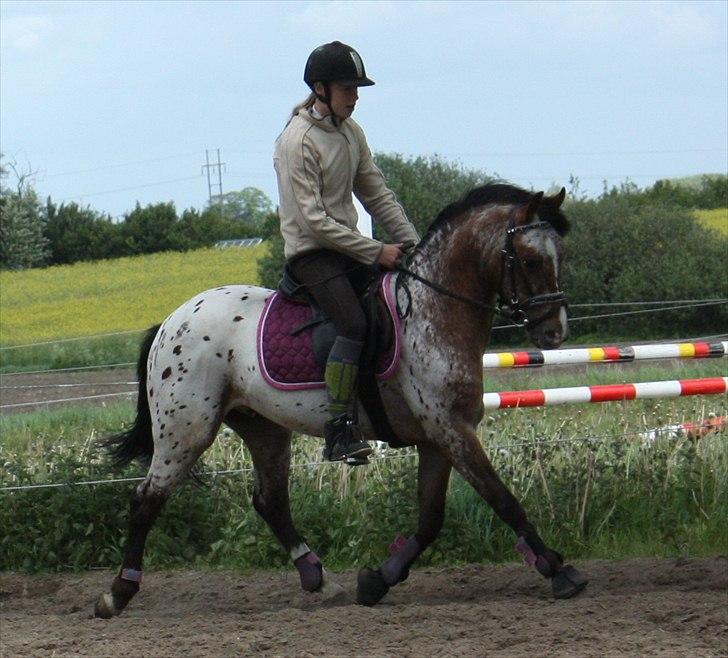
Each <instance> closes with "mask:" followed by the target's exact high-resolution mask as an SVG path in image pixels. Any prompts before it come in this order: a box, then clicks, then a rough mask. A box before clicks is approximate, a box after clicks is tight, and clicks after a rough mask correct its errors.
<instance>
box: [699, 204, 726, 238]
mask: <svg viewBox="0 0 728 658" xmlns="http://www.w3.org/2000/svg"><path fill="white" fill-rule="evenodd" d="M694 215H695V218H696V219H697V220H698V221H699V222H700V223H701V224H702V225H703V226H707V227H708V228H712V229H713V230H715V231H718V232H719V233H722V234H723V235H728V208H715V209H714V210H696V211H695V212H694Z"/></svg>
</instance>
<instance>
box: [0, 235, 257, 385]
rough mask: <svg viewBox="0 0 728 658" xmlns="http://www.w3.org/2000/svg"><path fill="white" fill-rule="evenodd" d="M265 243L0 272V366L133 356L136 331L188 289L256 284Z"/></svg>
mask: <svg viewBox="0 0 728 658" xmlns="http://www.w3.org/2000/svg"><path fill="white" fill-rule="evenodd" d="M266 248H267V247H266V245H259V246H258V247H254V248H251V249H198V250H195V251H189V252H186V253H176V252H170V253H159V254H151V255H148V256H134V257H130V258H117V259H114V260H108V261H99V262H95V263H75V264H73V265H62V266H55V267H48V268H44V269H32V270H23V271H18V272H10V271H0V287H2V291H3V294H2V296H1V297H0V372H15V371H24V370H25V371H27V370H46V369H56V368H71V367H79V366H89V365H101V364H108V363H127V362H136V359H137V356H138V345H139V341H140V339H141V332H142V331H143V330H144V329H146V328H147V327H150V326H152V325H154V324H157V323H159V322H161V321H162V320H164V318H165V317H166V316H167V315H168V314H169V313H170V312H172V311H173V310H174V309H175V308H176V307H177V306H179V305H180V304H181V303H183V302H184V301H186V300H187V299H189V298H190V297H192V296H193V295H195V294H197V293H198V292H201V291H203V290H206V289H208V288H214V287H217V286H220V285H225V284H231V283H246V284H256V283H257V281H258V273H257V268H258V260H259V259H260V258H261V257H262V256H263V255H264V254H265V253H266ZM117 332H127V333H121V334H120V335H107V334H115V333H117ZM69 339H70V340H69ZM57 341H60V342H57ZM24 345H29V346H28V347H22V346H24Z"/></svg>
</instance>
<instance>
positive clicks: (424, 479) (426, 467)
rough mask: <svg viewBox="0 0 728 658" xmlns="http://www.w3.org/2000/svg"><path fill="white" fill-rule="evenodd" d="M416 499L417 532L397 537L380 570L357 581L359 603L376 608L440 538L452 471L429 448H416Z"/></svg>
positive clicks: (361, 575)
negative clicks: (417, 458)
mask: <svg viewBox="0 0 728 658" xmlns="http://www.w3.org/2000/svg"><path fill="white" fill-rule="evenodd" d="M417 452H418V454H419V463H418V470H417V498H418V504H419V521H418V524H417V532H416V533H415V534H414V535H412V536H411V537H409V539H404V537H397V538H396V539H395V540H394V543H393V544H392V545H391V546H390V552H391V555H390V557H389V558H387V559H386V560H385V561H384V563H383V564H382V566H381V567H379V569H377V570H373V569H367V568H365V569H362V570H361V571H360V572H359V576H358V578H357V597H356V598H357V603H361V604H363V605H374V604H375V603H378V602H379V600H380V599H381V598H382V597H383V596H384V595H385V594H386V593H387V592H388V591H389V588H390V587H391V586H392V585H396V584H397V583H401V582H402V581H404V580H406V579H407V576H408V575H409V568H410V565H411V564H412V563H413V562H414V561H415V560H416V559H417V557H418V556H419V555H420V554H421V553H422V552H423V551H424V550H425V549H426V548H427V547H428V546H429V545H430V544H431V543H432V542H433V541H435V539H436V538H437V535H439V534H440V530H442V524H443V521H444V519H445V497H446V495H447V484H448V482H449V481H450V472H451V470H452V467H451V465H450V462H449V461H448V460H447V459H446V458H445V457H444V456H443V455H442V454H440V453H439V452H438V451H437V450H435V448H433V447H432V446H429V445H421V446H417Z"/></svg>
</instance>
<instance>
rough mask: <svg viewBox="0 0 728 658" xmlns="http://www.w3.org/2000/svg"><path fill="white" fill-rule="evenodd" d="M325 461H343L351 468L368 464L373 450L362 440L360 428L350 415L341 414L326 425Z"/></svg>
mask: <svg viewBox="0 0 728 658" xmlns="http://www.w3.org/2000/svg"><path fill="white" fill-rule="evenodd" d="M324 439H325V441H326V445H325V447H324V459H327V460H328V461H332V462H337V461H343V462H346V463H347V464H349V465H351V466H359V465H362V464H368V463H369V460H368V459H367V457H368V456H369V455H370V454H371V452H372V449H371V447H370V446H369V444H368V443H367V442H366V441H364V440H362V438H361V433H360V432H359V428H358V427H357V426H356V425H355V424H354V421H353V420H352V419H351V416H349V414H341V415H340V416H337V417H336V418H334V419H333V420H329V421H326V423H325V424H324Z"/></svg>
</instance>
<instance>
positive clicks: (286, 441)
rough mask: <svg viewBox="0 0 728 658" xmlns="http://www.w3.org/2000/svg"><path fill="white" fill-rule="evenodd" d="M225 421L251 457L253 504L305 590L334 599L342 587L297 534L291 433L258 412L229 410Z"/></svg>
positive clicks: (341, 590)
mask: <svg viewBox="0 0 728 658" xmlns="http://www.w3.org/2000/svg"><path fill="white" fill-rule="evenodd" d="M225 423H226V424H227V425H229V426H230V427H231V428H232V429H234V430H235V431H236V432H237V433H238V434H239V435H240V436H241V437H242V438H243V440H244V441H245V444H246V445H247V446H248V449H249V450H250V454H251V457H252V458H253V465H254V476H255V485H254V489H253V507H254V508H255V510H256V511H257V512H258V514H260V516H261V517H262V518H263V520H264V521H265V522H266V523H267V524H268V527H269V528H270V529H271V530H272V531H273V534H274V535H275V536H276V538H277V539H278V541H279V542H280V544H281V546H283V548H284V549H285V550H286V551H287V552H288V554H289V555H290V557H291V560H292V562H293V565H294V566H295V567H296V569H297V571H298V574H299V576H300V578H301V587H302V588H303V589H304V590H305V591H307V592H319V593H321V594H322V595H323V597H324V599H326V600H327V601H332V600H334V599H338V598H340V597H341V595H342V594H343V591H344V590H343V588H342V587H341V586H340V585H339V584H338V583H336V582H334V581H333V580H332V579H331V578H330V577H329V576H328V574H327V573H326V570H325V569H324V568H323V565H322V564H321V560H319V558H318V556H317V555H316V553H314V552H313V551H312V550H311V549H310V548H309V546H308V544H306V542H305V541H304V539H303V538H302V537H301V535H300V534H299V532H298V530H297V529H296V527H295V525H294V524H293V519H292V518H291V508H290V501H289V496H288V477H289V473H290V465H291V434H290V432H289V431H288V430H286V429H285V428H283V427H281V426H280V425H277V424H275V423H273V422H272V421H269V420H267V419H265V418H263V417H262V416H248V415H246V414H243V413H240V412H237V411H231V412H230V413H229V414H228V415H227V417H226V418H225Z"/></svg>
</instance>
